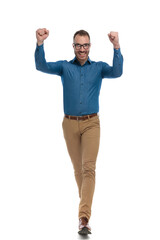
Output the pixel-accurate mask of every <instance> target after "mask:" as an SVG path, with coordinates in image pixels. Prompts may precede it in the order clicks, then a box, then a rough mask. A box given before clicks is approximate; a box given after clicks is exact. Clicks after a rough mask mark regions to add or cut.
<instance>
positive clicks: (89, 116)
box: [65, 113, 97, 120]
mask: <svg viewBox="0 0 160 240" xmlns="http://www.w3.org/2000/svg"><path fill="white" fill-rule="evenodd" d="M94 116H97V113H93V114H89V115H84V116H70V115H66V114H65V117H66V118H69V119H73V120H86V119H89V118H92V117H94Z"/></svg>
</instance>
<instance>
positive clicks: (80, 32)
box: [73, 30, 90, 41]
mask: <svg viewBox="0 0 160 240" xmlns="http://www.w3.org/2000/svg"><path fill="white" fill-rule="evenodd" d="M76 35H80V36H88V38H89V40H90V36H89V33H88V32H87V31H85V30H79V31H77V32H76V33H75V34H74V36H73V41H74V39H75V37H76Z"/></svg>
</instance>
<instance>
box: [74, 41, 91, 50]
mask: <svg viewBox="0 0 160 240" xmlns="http://www.w3.org/2000/svg"><path fill="white" fill-rule="evenodd" d="M74 46H75V48H76V49H77V50H79V49H81V47H83V48H84V49H85V50H86V49H88V48H89V47H90V43H85V44H82V45H81V44H79V43H74Z"/></svg>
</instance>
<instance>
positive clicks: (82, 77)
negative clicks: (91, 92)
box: [79, 67, 84, 115]
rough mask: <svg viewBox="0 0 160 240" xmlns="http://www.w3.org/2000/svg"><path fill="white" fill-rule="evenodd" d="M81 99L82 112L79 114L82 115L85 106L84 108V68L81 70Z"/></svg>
mask: <svg viewBox="0 0 160 240" xmlns="http://www.w3.org/2000/svg"><path fill="white" fill-rule="evenodd" d="M79 94H80V97H79V104H80V112H79V114H80V115H81V114H82V111H83V106H84V98H83V97H84V96H83V94H84V68H83V67H81V68H80V93H79Z"/></svg>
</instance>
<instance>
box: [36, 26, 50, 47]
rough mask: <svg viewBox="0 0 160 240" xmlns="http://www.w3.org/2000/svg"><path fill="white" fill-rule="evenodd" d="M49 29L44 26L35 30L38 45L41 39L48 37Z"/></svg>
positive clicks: (41, 41) (40, 43)
mask: <svg viewBox="0 0 160 240" xmlns="http://www.w3.org/2000/svg"><path fill="white" fill-rule="evenodd" d="M48 35H49V31H48V30H47V29H46V28H39V29H38V30H37V31H36V38H37V44H38V45H39V46H40V45H42V44H43V41H44V40H45V39H46V38H47V37H48Z"/></svg>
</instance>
